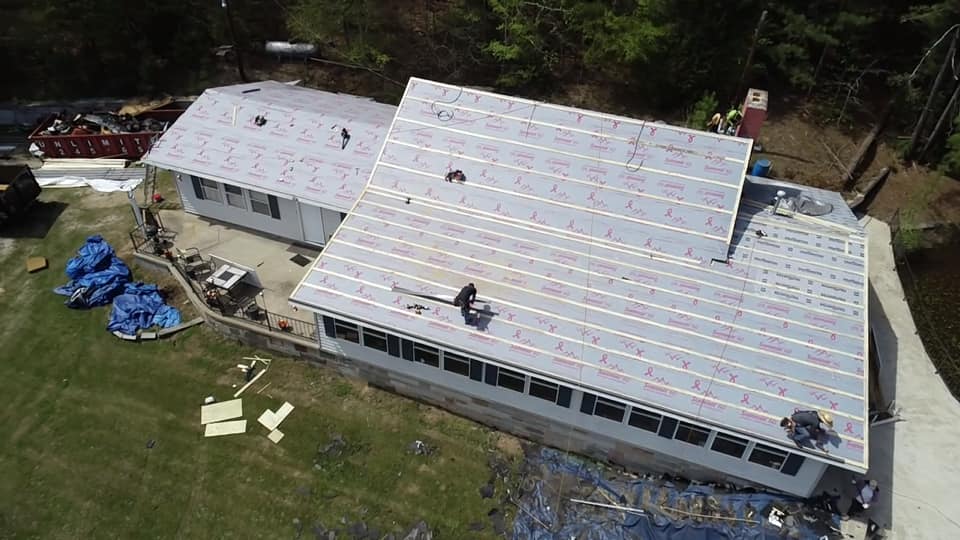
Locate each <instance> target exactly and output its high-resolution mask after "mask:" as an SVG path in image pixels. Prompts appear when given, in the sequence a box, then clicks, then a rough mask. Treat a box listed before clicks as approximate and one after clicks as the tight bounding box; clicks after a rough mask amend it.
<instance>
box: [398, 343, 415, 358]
mask: <svg viewBox="0 0 960 540" xmlns="http://www.w3.org/2000/svg"><path fill="white" fill-rule="evenodd" d="M400 352H401V353H403V359H404V360H409V361H411V362H413V342H412V341H410V340H409V339H404V340H402V341H400Z"/></svg>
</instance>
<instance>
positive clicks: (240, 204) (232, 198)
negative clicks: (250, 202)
mask: <svg viewBox="0 0 960 540" xmlns="http://www.w3.org/2000/svg"><path fill="white" fill-rule="evenodd" d="M223 190H224V191H225V192H226V193H227V204H229V205H230V206H236V207H237V208H243V209H244V210H246V209H247V203H246V201H244V200H243V190H242V189H240V188H238V187H237V186H231V185H230V184H224V185H223Z"/></svg>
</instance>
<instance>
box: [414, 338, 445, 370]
mask: <svg viewBox="0 0 960 540" xmlns="http://www.w3.org/2000/svg"><path fill="white" fill-rule="evenodd" d="M420 353H423V354H428V355H435V356H436V359H437V360H436V363H433V362H427V361H425V359H424V357H423V356H421V354H420ZM413 361H414V362H415V363H417V364H423V365H425V366H430V367H435V368H439V367H440V349H438V348H436V347H433V346H431V345H427V344H424V343H420V342H418V341H414V342H413Z"/></svg>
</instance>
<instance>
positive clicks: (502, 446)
mask: <svg viewBox="0 0 960 540" xmlns="http://www.w3.org/2000/svg"><path fill="white" fill-rule="evenodd" d="M496 437H497V440H496V442H494V446H496V447H497V450H500V451H501V452H503V453H504V455H506V456H508V457H509V458H511V459H517V458H521V457H523V445H522V444H521V443H520V439H518V438H516V437H514V436H512V435H507V434H506V433H497V434H496Z"/></svg>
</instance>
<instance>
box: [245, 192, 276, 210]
mask: <svg viewBox="0 0 960 540" xmlns="http://www.w3.org/2000/svg"><path fill="white" fill-rule="evenodd" d="M247 194H248V195H249V196H250V211H251V212H253V213H254V214H260V215H261V216H267V217H273V214H271V213H270V196H269V195H267V194H266V193H261V192H259V191H254V190H252V189H248V190H247ZM257 197H263V200H260V199H258V198H257ZM257 204H262V205H263V208H265V209H266V211H265V212H261V211H260V210H257V206H256V205H257Z"/></svg>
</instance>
